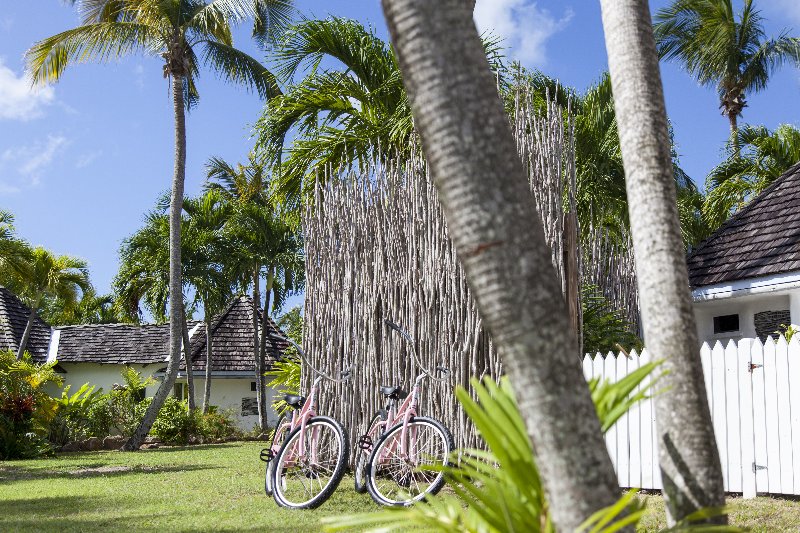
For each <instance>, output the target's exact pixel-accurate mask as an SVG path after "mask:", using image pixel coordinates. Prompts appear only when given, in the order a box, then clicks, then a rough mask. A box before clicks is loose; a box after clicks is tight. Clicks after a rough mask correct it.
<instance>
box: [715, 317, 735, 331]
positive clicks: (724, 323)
mask: <svg viewBox="0 0 800 533" xmlns="http://www.w3.org/2000/svg"><path fill="white" fill-rule="evenodd" d="M737 331H739V315H722V316H715V317H714V333H734V332H737Z"/></svg>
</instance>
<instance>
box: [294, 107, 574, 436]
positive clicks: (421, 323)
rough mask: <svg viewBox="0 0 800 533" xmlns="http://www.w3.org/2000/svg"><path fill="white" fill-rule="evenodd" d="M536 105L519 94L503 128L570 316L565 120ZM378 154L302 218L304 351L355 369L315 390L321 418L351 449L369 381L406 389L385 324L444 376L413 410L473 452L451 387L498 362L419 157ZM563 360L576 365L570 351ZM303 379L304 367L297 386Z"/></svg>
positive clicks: (322, 190) (371, 403)
mask: <svg viewBox="0 0 800 533" xmlns="http://www.w3.org/2000/svg"><path fill="white" fill-rule="evenodd" d="M520 94H523V93H522V92H520ZM545 107H546V109H545V111H544V112H541V111H540V112H538V113H536V112H534V105H533V102H532V100H531V99H530V98H528V97H518V98H517V101H516V105H515V108H516V109H515V111H514V113H513V116H512V117H511V121H512V127H513V129H514V132H515V135H516V139H517V143H518V147H519V152H520V156H521V157H522V159H523V162H524V163H525V166H526V168H527V169H528V173H529V177H530V185H531V199H532V201H534V202H536V206H537V210H538V212H539V214H540V216H541V219H542V224H543V226H544V228H545V235H546V239H547V242H548V244H549V245H550V247H551V250H552V257H553V267H554V270H555V273H556V275H557V276H558V277H559V279H560V280H561V283H562V287H563V289H564V292H565V295H567V296H568V299H569V300H570V301H571V303H572V307H573V308H574V309H578V310H579V309H580V305H579V301H578V298H579V294H578V291H577V290H575V289H574V288H573V290H570V285H574V286H575V287H577V278H578V273H577V272H575V273H574V274H572V273H570V264H569V263H570V262H571V260H570V257H571V256H574V258H578V257H580V256H581V254H580V253H579V251H578V250H577V242H578V239H577V234H578V233H577V232H578V228H577V224H576V223H575V222H574V220H575V217H574V215H571V214H570V209H574V187H575V178H574V175H575V174H574V173H575V166H574V155H573V148H572V147H573V143H572V137H571V125H570V123H569V122H567V123H566V124H565V120H564V118H563V110H562V109H561V108H559V107H558V106H556V105H555V104H552V103H550V104H547V105H546V106H545ZM377 159H383V160H387V159H388V160H389V161H390V162H389V163H372V164H369V165H368V166H367V167H366V168H361V169H359V170H357V171H354V170H350V171H343V172H338V173H335V175H333V176H332V177H330V178H329V179H327V180H326V184H325V185H324V186H319V187H317V188H316V190H315V192H314V197H313V198H312V199H310V200H311V201H310V202H309V204H308V205H309V207H308V209H307V211H306V217H305V221H304V231H305V248H306V296H305V313H304V315H305V330H304V344H305V348H306V351H307V353H308V354H309V356H310V358H311V363H312V364H313V365H314V366H315V367H317V368H320V369H324V370H326V371H328V372H337V371H339V370H341V369H343V368H346V367H348V366H350V365H354V373H353V377H352V379H351V380H350V381H349V382H348V383H345V384H341V385H333V384H328V385H324V386H323V390H322V391H321V400H322V406H323V408H322V409H321V412H324V413H327V414H330V415H332V416H334V417H336V418H337V419H338V420H340V421H341V422H342V423H343V424H344V425H345V427H346V428H347V429H348V431H349V432H350V437H351V443H354V442H355V439H356V437H357V435H360V434H361V433H363V432H364V431H365V425H366V424H367V423H368V422H369V417H370V416H371V415H372V414H373V413H374V412H375V410H376V409H378V408H379V407H382V406H383V404H384V403H385V399H384V398H382V397H381V396H380V394H379V392H378V386H379V385H400V386H402V387H403V388H404V389H405V390H408V388H409V387H410V386H411V384H412V383H413V380H414V378H415V377H416V376H417V375H418V374H419V373H420V371H421V370H420V369H419V368H418V365H417V364H416V362H415V361H414V360H413V358H412V356H411V352H410V351H409V346H408V345H407V344H406V343H405V341H403V339H402V338H401V337H400V336H399V335H398V334H396V333H395V332H393V331H391V330H389V329H388V328H387V327H386V326H385V325H384V323H383V319H384V318H385V317H389V318H391V319H392V320H394V321H395V322H397V323H398V324H400V325H402V326H403V327H404V328H405V329H406V330H407V331H409V332H410V333H411V335H412V336H413V337H414V339H415V340H416V349H417V351H418V354H419V356H420V358H421V360H422V362H423V364H424V365H425V366H427V367H429V368H435V367H437V366H441V365H443V366H446V367H448V368H449V369H450V372H451V373H450V375H449V377H448V379H447V381H446V382H445V383H438V382H434V381H433V380H426V381H424V382H423V393H422V396H421V401H420V406H421V409H420V410H421V413H420V414H430V415H431V416H435V417H437V418H439V419H441V420H442V421H444V422H445V424H447V425H448V426H449V427H450V428H451V430H452V431H453V434H454V436H455V438H456V445H457V446H462V447H463V446H475V445H477V444H478V443H477V439H476V436H475V434H474V431H473V429H472V428H471V425H470V424H468V421H467V419H466V417H465V416H464V413H463V411H462V410H461V409H460V408H459V407H458V405H457V402H456V400H455V396H454V395H453V387H454V386H455V385H458V384H460V385H463V386H466V387H468V382H469V379H470V377H473V376H475V377H480V376H483V375H489V376H492V377H494V378H497V377H499V376H500V374H501V373H502V365H501V362H500V359H499V358H498V356H497V352H496V350H495V348H494V346H493V344H492V340H491V338H490V337H489V335H488V334H487V332H486V331H485V330H484V328H483V327H482V324H481V319H480V317H479V316H478V312H477V309H476V307H475V302H474V300H473V298H472V296H471V294H470V290H469V288H468V287H467V282H466V279H465V276H464V272H463V270H462V269H461V265H460V264H459V262H458V257H457V256H456V253H455V250H454V248H453V245H452V243H451V242H450V239H449V237H448V233H447V226H446V224H445V220H444V216H443V213H442V210H441V207H440V205H439V201H438V199H437V195H436V190H435V188H434V186H433V184H432V182H431V179H430V176H429V175H428V170H427V166H426V164H425V161H424V158H423V157H422V154H421V153H419V151H417V152H413V153H412V154H411V155H410V156H409V157H404V158H402V162H399V161H398V160H392V159H391V158H377ZM565 211H566V213H565ZM565 220H566V221H567V222H566V223H565ZM570 220H571V221H572V222H570ZM565 228H566V231H565ZM565 243H570V244H569V246H566V245H565ZM567 248H569V249H567ZM572 262H573V263H575V264H578V263H581V262H582V261H577V259H575V260H573V261H572ZM572 269H573V270H574V269H575V267H572ZM571 278H574V281H572V282H571ZM578 312H579V311H578ZM565 356H574V357H575V361H576V364H578V361H579V354H569V355H568V354H565ZM308 378H309V373H307V372H304V383H305V384H306V385H308V383H309V379H308Z"/></svg>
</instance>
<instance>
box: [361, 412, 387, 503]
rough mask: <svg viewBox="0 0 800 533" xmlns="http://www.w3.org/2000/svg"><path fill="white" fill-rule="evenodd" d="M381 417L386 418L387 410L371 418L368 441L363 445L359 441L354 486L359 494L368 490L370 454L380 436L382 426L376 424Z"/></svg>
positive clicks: (367, 435) (368, 427)
mask: <svg viewBox="0 0 800 533" xmlns="http://www.w3.org/2000/svg"><path fill="white" fill-rule="evenodd" d="M380 418H383V419H385V418H386V415H385V411H383V413H381V412H378V413H376V414H375V416H373V417H372V420H370V422H369V425H368V426H367V434H366V435H365V436H366V437H367V438H368V441H366V442H364V443H363V445H362V441H361V440H360V439H359V442H358V444H357V446H356V448H355V453H356V460H355V463H356V465H355V466H356V468H355V471H354V472H353V488H354V489H355V491H356V492H357V493H359V494H364V493H365V492H367V463H368V462H369V456H370V453H371V452H372V448H373V447H374V446H375V444H376V441H377V440H378V437H379V436H380V428H379V426H376V425H375V423H376V422H377V421H378V419H380ZM362 438H363V437H362Z"/></svg>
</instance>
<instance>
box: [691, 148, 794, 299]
mask: <svg viewBox="0 0 800 533" xmlns="http://www.w3.org/2000/svg"><path fill="white" fill-rule="evenodd" d="M687 264H688V267H689V283H690V285H691V286H692V287H702V286H705V285H714V284H717V283H723V282H730V281H736V280H741V279H747V278H756V277H763V276H773V275H776V274H782V273H785V272H792V271H796V270H800V164H797V165H795V166H793V167H792V168H790V169H789V170H788V171H786V173H785V174H784V175H783V176H781V177H780V178H778V179H777V180H776V181H775V182H774V183H773V184H772V185H770V186H769V187H768V188H767V189H766V190H764V192H762V193H761V194H760V195H758V196H757V197H755V198H754V199H753V200H752V201H751V202H750V203H749V204H747V206H746V207H745V208H743V209H742V210H740V211H739V212H737V213H736V214H735V215H733V216H732V217H731V218H730V219H729V220H728V221H727V222H725V224H723V225H722V226H721V227H720V228H719V229H718V230H717V231H716V232H715V233H714V234H713V235H711V237H709V238H708V239H706V241H705V242H703V243H702V244H701V245H700V246H698V247H697V248H696V249H695V250H694V251H693V252H692V253H691V254H690V255H689V257H688V260H687Z"/></svg>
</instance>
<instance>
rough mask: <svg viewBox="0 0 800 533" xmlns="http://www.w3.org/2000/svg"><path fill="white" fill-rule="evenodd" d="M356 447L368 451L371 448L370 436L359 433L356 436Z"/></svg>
mask: <svg viewBox="0 0 800 533" xmlns="http://www.w3.org/2000/svg"><path fill="white" fill-rule="evenodd" d="M358 447H359V448H361V449H362V450H364V451H369V450H371V449H372V437H370V436H369V435H361V436H360V437H359V438H358Z"/></svg>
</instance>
